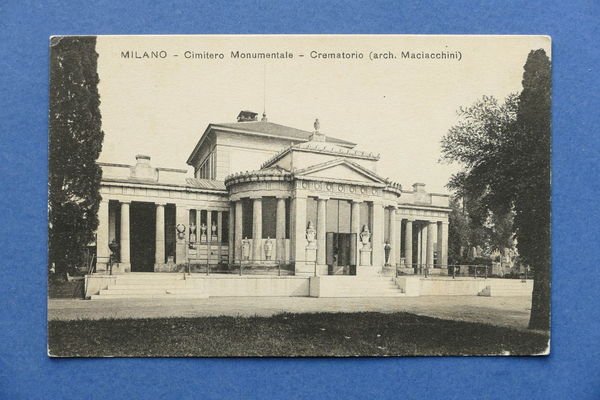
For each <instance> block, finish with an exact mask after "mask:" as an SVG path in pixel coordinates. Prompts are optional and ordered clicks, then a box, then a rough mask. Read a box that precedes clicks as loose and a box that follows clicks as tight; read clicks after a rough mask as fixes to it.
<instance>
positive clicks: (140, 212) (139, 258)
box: [130, 202, 156, 272]
mask: <svg viewBox="0 0 600 400" xmlns="http://www.w3.org/2000/svg"><path fill="white" fill-rule="evenodd" d="M130 210H131V211H130V212H131V217H130V219H131V224H130V229H131V233H130V240H131V255H130V257H131V272H153V271H154V251H155V248H156V241H155V238H156V206H155V205H154V203H141V202H133V203H131V208H130Z"/></svg>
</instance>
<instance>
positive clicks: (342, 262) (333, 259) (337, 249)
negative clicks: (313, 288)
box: [325, 232, 356, 275]
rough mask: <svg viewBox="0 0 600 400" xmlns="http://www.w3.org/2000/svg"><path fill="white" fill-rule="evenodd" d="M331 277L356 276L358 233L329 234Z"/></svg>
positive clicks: (327, 246)
mask: <svg viewBox="0 0 600 400" xmlns="http://www.w3.org/2000/svg"><path fill="white" fill-rule="evenodd" d="M325 239H326V248H327V254H326V258H327V270H328V274H329V275H356V233H338V232H327V234H326V237H325Z"/></svg>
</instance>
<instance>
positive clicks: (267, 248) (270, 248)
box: [263, 237, 273, 260]
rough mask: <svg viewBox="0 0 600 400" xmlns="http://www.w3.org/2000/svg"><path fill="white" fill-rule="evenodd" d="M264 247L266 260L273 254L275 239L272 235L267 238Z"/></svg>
mask: <svg viewBox="0 0 600 400" xmlns="http://www.w3.org/2000/svg"><path fill="white" fill-rule="evenodd" d="M263 247H264V249H265V260H270V259H271V257H272V256H273V241H272V240H271V238H270V237H267V240H265V244H264V246H263Z"/></svg>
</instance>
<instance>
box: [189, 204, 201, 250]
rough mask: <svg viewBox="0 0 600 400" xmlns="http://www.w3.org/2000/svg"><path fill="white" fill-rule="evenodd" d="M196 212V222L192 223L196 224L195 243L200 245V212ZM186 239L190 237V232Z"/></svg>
mask: <svg viewBox="0 0 600 400" xmlns="http://www.w3.org/2000/svg"><path fill="white" fill-rule="evenodd" d="M195 211H196V221H194V223H195V224H196V243H200V226H201V225H202V210H195ZM187 237H188V238H189V237H190V232H189V231H188V232H187Z"/></svg>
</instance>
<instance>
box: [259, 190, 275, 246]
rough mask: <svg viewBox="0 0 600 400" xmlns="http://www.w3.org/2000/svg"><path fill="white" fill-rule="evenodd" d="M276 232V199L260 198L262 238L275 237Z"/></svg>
mask: <svg viewBox="0 0 600 400" xmlns="http://www.w3.org/2000/svg"><path fill="white" fill-rule="evenodd" d="M276 232H277V199H276V198H275V197H263V198H262V237H263V239H267V238H271V239H273V238H275V236H276Z"/></svg>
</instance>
